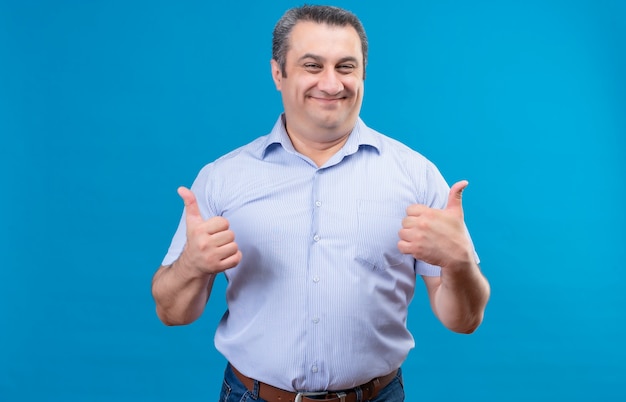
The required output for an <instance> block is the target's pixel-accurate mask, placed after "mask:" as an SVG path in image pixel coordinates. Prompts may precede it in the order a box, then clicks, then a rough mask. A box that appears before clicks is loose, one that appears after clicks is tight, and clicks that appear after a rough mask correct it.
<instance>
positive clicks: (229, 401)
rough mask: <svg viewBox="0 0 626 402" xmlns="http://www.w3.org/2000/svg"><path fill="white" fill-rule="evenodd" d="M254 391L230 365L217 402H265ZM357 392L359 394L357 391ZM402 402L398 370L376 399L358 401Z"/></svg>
mask: <svg viewBox="0 0 626 402" xmlns="http://www.w3.org/2000/svg"><path fill="white" fill-rule="evenodd" d="M255 391H256V392H253V391H249V390H248V389H246V387H245V386H244V385H243V384H242V383H241V381H239V379H238V378H237V377H236V376H235V373H233V370H232V369H231V368H230V364H229V365H228V366H227V367H226V371H225V372H224V383H223V384H222V391H221V393H220V399H219V402H246V401H249V402H267V401H266V400H264V399H261V398H259V396H258V394H257V393H258V386H255ZM357 392H360V390H358V391H357ZM403 401H404V384H403V382H402V371H401V369H398V374H397V375H396V378H394V379H393V380H391V382H390V383H389V385H387V386H386V387H385V388H383V389H381V390H380V392H379V393H378V395H377V396H376V398H374V399H368V400H359V402H403Z"/></svg>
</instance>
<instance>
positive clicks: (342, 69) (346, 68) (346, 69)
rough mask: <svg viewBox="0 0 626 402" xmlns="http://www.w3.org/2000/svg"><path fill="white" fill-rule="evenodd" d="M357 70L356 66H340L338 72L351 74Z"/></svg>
mask: <svg viewBox="0 0 626 402" xmlns="http://www.w3.org/2000/svg"><path fill="white" fill-rule="evenodd" d="M355 68H356V66H355V65H354V64H340V65H338V66H337V70H339V72H340V73H343V74H349V73H351V72H352V71H354V69H355Z"/></svg>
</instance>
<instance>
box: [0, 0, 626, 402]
mask: <svg viewBox="0 0 626 402" xmlns="http://www.w3.org/2000/svg"><path fill="white" fill-rule="evenodd" d="M300 4H301V3H297V2H293V1H285V0H282V1H272V2H258V1H249V2H247V3H244V4H241V3H240V2H226V1H223V2H213V1H208V0H205V1H181V2H174V1H146V0H140V1H119V0H113V1H104V0H93V1H78V0H76V1H70V0H58V1H35V0H25V1H17V0H15V1H10V0H3V1H1V2H0V180H1V181H0V186H1V187H0V194H1V197H0V247H1V249H0V257H1V264H2V267H1V268H0V272H1V275H0V340H1V342H0V400H1V401H7V402H9V401H11V402H12V401H65V402H68V401H117V402H122V401H190V402H191V401H214V400H217V396H218V392H219V388H220V386H221V379H222V372H223V369H224V365H225V361H224V359H223V358H222V357H221V356H220V355H219V354H218V353H217V352H216V351H215V349H214V347H213V333H214V330H215V327H216V325H217V323H218V320H219V318H220V317H221V315H222V314H223V312H224V309H225V302H224V285H225V283H224V281H223V279H220V280H219V281H218V283H217V284H216V286H215V291H214V294H213V296H212V299H211V300H210V301H209V305H208V307H207V310H206V313H205V314H204V315H203V316H202V317H201V318H200V319H199V320H198V321H197V322H195V323H193V324H192V325H189V326H184V327H172V328H170V327H166V326H164V325H162V324H161V323H160V322H159V321H158V319H157V317H156V315H155V313H154V303H153V300H152V297H151V293H150V281H151V278H152V275H153V273H154V272H155V270H156V269H157V267H158V266H159V263H160V262H161V258H162V257H163V256H164V254H165V252H166V249H167V247H168V245H169V241H170V238H171V236H172V234H173V232H174V230H175V228H176V225H177V223H178V219H179V216H180V213H181V211H182V202H181V200H180V199H179V197H178V195H177V194H176V188H177V187H178V186H179V185H190V184H191V182H192V180H193V179H194V177H195V175H196V173H197V172H198V170H199V169H200V168H201V167H202V166H203V165H204V164H206V163H208V162H210V161H212V160H214V159H215V158H217V157H218V156H220V155H222V154H224V153H225V152H228V151H230V150H231V149H233V148H235V147H238V146H240V145H243V144H245V143H247V142H249V141H251V140H252V139H254V138H256V137H257V136H259V135H263V134H266V133H267V132H269V130H270V129H271V126H272V124H273V123H274V121H275V119H276V118H277V116H278V114H279V113H280V112H281V111H282V106H281V102H280V96H279V93H278V92H276V90H275V88H274V86H273V83H272V80H271V76H270V67H269V59H270V49H271V43H270V41H271V31H272V28H273V25H274V23H275V22H276V20H277V19H278V18H279V17H280V16H281V15H282V13H283V12H284V11H285V10H286V9H287V8H289V7H292V6H296V5H300ZM334 4H335V5H338V6H343V7H346V8H348V9H350V10H352V11H354V12H355V13H356V14H357V15H359V16H360V17H361V19H362V21H363V23H364V25H365V28H366V30H367V32H368V35H369V38H370V49H371V50H370V59H369V66H368V76H367V80H366V92H365V100H364V106H363V110H362V118H363V119H364V120H365V122H366V123H367V124H368V125H370V126H371V127H373V128H375V129H377V130H379V131H381V132H383V133H386V134H388V135H390V136H392V137H394V138H397V139H399V140H401V141H403V142H405V143H406V144H408V145H409V146H411V147H412V148H414V149H416V150H418V151H419V152H421V153H422V154H424V155H425V156H426V157H428V158H429V159H431V160H432V161H433V162H435V164H437V166H438V167H439V168H440V170H441V171H442V173H443V174H444V176H445V177H446V178H447V179H448V181H449V182H450V183H452V182H454V181H457V180H460V179H468V180H469V182H470V186H469V187H468V189H467V190H466V192H465V194H464V207H465V214H466V220H467V224H468V226H469V228H470V231H471V233H472V236H473V239H474V242H475V244H476V247H477V250H478V252H479V254H480V257H481V260H482V269H483V271H484V272H485V274H486V276H487V277H488V278H489V280H490V282H491V285H492V298H491V301H490V304H489V306H488V309H487V313H486V317H485V322H484V324H483V325H482V327H480V328H479V330H478V331H476V333H474V334H473V335H470V336H466V335H458V334H453V333H451V332H449V331H447V330H446V329H444V328H443V327H442V326H441V325H440V324H439V323H438V322H437V321H436V319H435V318H434V316H433V314H432V313H431V312H430V310H429V306H428V302H427V300H426V293H425V290H424V289H422V288H419V289H418V290H417V292H416V295H415V298H414V300H413V303H412V305H411V314H410V316H409V325H410V327H411V330H412V331H413V334H414V336H415V340H416V347H415V349H414V350H413V351H412V352H411V354H410V356H409V358H408V360H407V361H406V363H405V365H404V372H405V379H406V389H407V394H408V398H407V400H408V401H455V400H465V401H527V400H535V401H552V400H568V401H618V400H626V388H625V387H624V385H625V383H626V347H625V346H624V340H625V338H624V326H625V324H626V292H625V291H624V287H625V285H626V273H625V271H626V270H625V269H624V261H625V260H626V251H625V250H626V241H625V240H626V229H625V228H626V214H625V212H624V210H625V208H624V205H623V204H624V203H623V200H624V196H625V190H626V178H625V176H626V175H625V173H626V167H625V166H626V162H625V161H624V156H625V150H626V149H625V146H624V145H625V142H624V136H625V134H626V74H625V72H626V3H625V2H622V1H619V0H614V1H608V0H607V1H602V0H601V1H595V0H580V1H575V0H572V1H565V0H563V1H559V0H542V1H539V0H528V1H496V0H493V1H489V0H484V1H453V0H443V1H441V0H422V1H408V0H403V1H384V2H383V1H367V2H365V1H356V0H353V1H348V0H346V1H337V2H335V3H334Z"/></svg>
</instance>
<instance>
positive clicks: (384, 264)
mask: <svg viewBox="0 0 626 402" xmlns="http://www.w3.org/2000/svg"><path fill="white" fill-rule="evenodd" d="M357 211H358V213H357V214H358V234H357V255H356V259H357V260H358V261H360V262H363V263H365V264H367V265H368V266H370V267H371V268H373V269H378V270H386V269H387V268H391V267H395V266H398V265H403V264H404V265H407V266H411V267H412V266H413V256H411V255H406V254H402V253H401V252H400V250H398V240H400V238H399V237H398V232H399V230H400V229H401V227H402V219H404V216H405V214H406V208H404V207H398V205H397V204H396V205H394V204H393V203H385V202H380V201H370V200H359V201H358V207H357Z"/></svg>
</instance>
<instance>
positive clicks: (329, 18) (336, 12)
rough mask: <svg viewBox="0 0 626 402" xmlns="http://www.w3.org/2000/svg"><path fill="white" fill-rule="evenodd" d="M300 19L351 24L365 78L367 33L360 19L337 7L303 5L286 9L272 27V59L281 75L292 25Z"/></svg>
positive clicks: (341, 24)
mask: <svg viewBox="0 0 626 402" xmlns="http://www.w3.org/2000/svg"><path fill="white" fill-rule="evenodd" d="M302 21H310V22H315V23H318V24H326V25H330V26H338V27H345V26H351V27H352V28H354V30H355V31H356V32H357V34H358V35H359V39H360V40H361V51H362V53H363V60H362V63H363V78H364V79H365V66H366V65H367V49H368V45H367V35H366V34H365V29H363V25H362V24H361V21H360V20H359V19H358V18H357V16H356V15H354V14H352V13H351V12H349V11H347V10H344V9H342V8H338V7H332V6H313V5H305V6H302V7H296V8H292V9H290V10H288V11H287V12H286V13H285V14H284V15H283V16H282V18H281V19H280V20H278V22H277V23H276V26H275V27H274V33H273V36H272V59H274V60H276V62H277V63H278V65H279V66H280V69H281V72H282V73H283V75H285V74H286V71H285V62H286V59H287V51H288V50H289V39H290V36H291V31H292V30H293V27H294V26H295V25H296V24H297V23H298V22H302Z"/></svg>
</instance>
